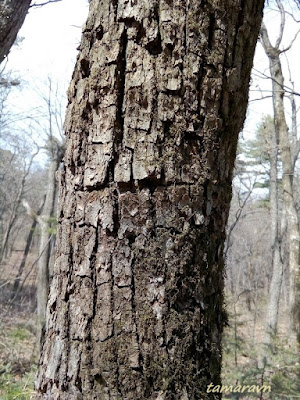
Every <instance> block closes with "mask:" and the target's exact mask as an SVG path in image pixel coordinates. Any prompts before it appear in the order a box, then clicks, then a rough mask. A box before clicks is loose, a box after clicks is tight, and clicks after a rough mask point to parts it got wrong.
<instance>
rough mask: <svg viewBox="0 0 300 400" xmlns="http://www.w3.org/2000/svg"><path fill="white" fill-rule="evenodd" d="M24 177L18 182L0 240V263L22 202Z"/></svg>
mask: <svg viewBox="0 0 300 400" xmlns="http://www.w3.org/2000/svg"><path fill="white" fill-rule="evenodd" d="M26 176H27V174H24V176H23V177H22V180H21V182H20V186H19V188H18V192H17V194H16V198H15V199H14V203H13V206H12V210H11V212H10V215H9V220H8V222H7V226H6V229H5V232H4V235H3V238H2V243H1V248H0V263H1V262H2V260H3V258H4V256H5V254H6V252H7V245H8V241H9V236H10V233H11V230H12V228H13V226H14V224H15V222H16V219H17V217H18V208H19V206H20V204H21V200H22V196H23V192H24V185H25V181H26Z"/></svg>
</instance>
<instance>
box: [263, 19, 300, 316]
mask: <svg viewBox="0 0 300 400" xmlns="http://www.w3.org/2000/svg"><path fill="white" fill-rule="evenodd" d="M261 38H262V44H263V47H264V50H265V52H266V54H267V56H268V58H269V63H270V72H271V78H272V92H273V94H272V96H273V109H274V122H275V130H276V134H277V135H278V137H279V147H280V152H281V161H282V189H283V203H284V208H285V211H286V217H287V232H288V243H289V276H290V288H289V303H290V308H291V317H293V316H294V314H295V312H297V309H298V308H299V307H300V304H299V303H298V304H297V302H298V300H297V302H296V282H297V277H299V269H300V265H299V243H300V232H299V221H298V214H297V210H296V207H295V201H294V190H293V177H294V162H293V158H292V151H291V143H290V139H289V131H288V126H287V123H286V118H285V111H284V104H283V100H284V79H283V72H282V67H281V63H280V51H279V49H278V48H277V47H273V46H272V45H271V43H270V41H269V37H268V32H267V30H266V27H265V25H264V24H263V25H262V29H261ZM297 299H299V295H298V294H297Z"/></svg>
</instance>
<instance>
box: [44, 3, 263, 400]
mask: <svg viewBox="0 0 300 400" xmlns="http://www.w3.org/2000/svg"><path fill="white" fill-rule="evenodd" d="M262 5H263V1H262V0H246V1H240V0H227V1H222V2H221V1H199V0H190V1H186V2H182V1H179V0H174V1H170V0H154V1H152V2H148V1H145V0H143V1H139V2H134V1H127V0H119V1H116V0H115V1H108V0H103V1H95V0H94V1H92V2H91V5H90V13H89V17H88V20H87V23H86V25H85V27H84V31H83V37H82V42H81V46H80V53H79V55H78V60H77V64H76V67H75V71H74V74H73V79H72V82H71V85H70V89H69V106H68V111H67V116H66V123H65V127H66V135H67V147H66V155H65V167H64V170H63V172H62V177H61V185H60V192H61V193H60V206H59V221H60V223H59V233H58V246H57V261H56V264H55V275H54V279H53V283H52V287H51V292H50V297H49V303H48V314H47V324H46V336H45V342H44V347H43V353H42V356H41V360H40V368H39V375H38V379H37V384H36V386H37V391H38V397H39V398H45V399H46V398H51V399H52V398H55V399H69V398H74V399H101V400H102V399H103V400H105V399H107V400H110V399H128V400H129V399H140V400H144V399H149V400H150V399H151V400H154V399H156V400H159V399H160V400H179V399H180V400H185V399H190V400H192V399H202V400H205V399H218V398H219V394H217V393H213V394H212V393H210V394H208V393H207V392H206V389H207V385H209V384H210V383H211V382H213V383H214V384H219V383H220V368H221V334H222V328H223V324H224V320H225V313H224V310H223V275H224V262H223V243H224V238H225V226H226V222H227V216H228V209H229V203H230V199H231V180H232V169H233V165H234V158H235V152H236V143H237V136H238V133H239V130H240V129H241V127H242V124H243V121H244V116H245V110H246V104H247V93H248V86H249V76H250V69H251V66H252V59H253V53H254V47H255V43H256V39H257V35H258V31H259V26H260V21H261V10H262Z"/></svg>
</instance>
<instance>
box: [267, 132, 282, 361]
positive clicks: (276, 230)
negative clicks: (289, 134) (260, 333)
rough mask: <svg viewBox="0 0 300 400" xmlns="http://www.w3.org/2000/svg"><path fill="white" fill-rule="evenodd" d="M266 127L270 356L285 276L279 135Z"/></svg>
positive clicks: (268, 344)
mask: <svg viewBox="0 0 300 400" xmlns="http://www.w3.org/2000/svg"><path fill="white" fill-rule="evenodd" d="M267 129H268V127H267V126H266V127H265V132H264V134H265V137H267V138H268V139H269V140H268V141H269V142H270V151H269V158H270V188H269V191H270V219H271V246H272V276H271V283H270V288H269V293H268V302H267V313H266V321H265V335H264V344H265V345H266V346H267V348H265V349H264V350H263V352H262V356H263V357H268V349H269V347H270V345H271V344H273V343H274V338H275V335H276V333H277V322H278V311H279V300H280V293H281V285H282V278H283V263H282V259H281V246H280V243H281V238H280V218H279V210H278V167H277V165H278V135H277V130H276V129H275V127H274V129H273V130H272V132H271V133H270V134H269V133H268V132H267Z"/></svg>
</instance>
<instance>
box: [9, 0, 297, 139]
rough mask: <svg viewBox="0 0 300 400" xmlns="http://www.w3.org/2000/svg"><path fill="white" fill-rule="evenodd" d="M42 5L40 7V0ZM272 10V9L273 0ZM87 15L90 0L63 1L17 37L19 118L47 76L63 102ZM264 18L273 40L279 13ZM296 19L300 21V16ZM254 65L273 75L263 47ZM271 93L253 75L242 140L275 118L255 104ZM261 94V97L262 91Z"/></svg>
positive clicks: (14, 61)
mask: <svg viewBox="0 0 300 400" xmlns="http://www.w3.org/2000/svg"><path fill="white" fill-rule="evenodd" d="M39 1H40V2H41V1H42V0H39ZM287 1H288V0H287ZM36 2H38V0H37V1H36ZM270 5H271V6H272V1H271V0H270ZM87 13H88V0H62V1H61V2H57V3H52V4H48V5H46V6H43V7H38V8H31V9H30V11H29V14H28V15H27V17H26V19H25V23H24V25H23V27H22V29H21V30H20V32H19V37H23V38H24V39H23V41H22V42H21V43H20V45H19V46H14V47H13V48H12V50H11V52H10V54H9V57H8V62H7V65H6V70H7V71H8V70H12V71H14V72H13V75H14V76H16V77H18V78H19V79H20V80H21V82H22V84H21V86H20V87H17V88H15V89H14V90H13V91H12V93H11V95H10V97H9V106H10V107H11V108H12V109H14V111H15V112H16V113H20V114H21V113H23V114H26V113H28V112H30V110H32V109H38V108H39V104H40V102H41V92H43V91H44V90H45V88H46V87H47V83H46V82H47V80H48V77H51V79H52V81H53V82H55V84H56V83H57V85H58V87H59V92H60V93H61V98H62V99H63V97H64V94H65V92H66V90H67V87H68V84H69V82H70V80H71V76H72V71H73V68H74V64H75V59H76V55H77V52H78V51H77V50H76V48H77V47H78V45H79V42H80V37H81V27H82V25H83V24H84V22H85V20H86V17H87ZM298 13H299V12H298ZM299 14H300V13H299ZM265 17H266V24H267V27H268V30H269V32H270V37H271V38H273V37H275V36H276V35H277V30H278V26H279V24H278V12H275V11H272V10H265ZM298 19H300V16H299V18H298ZM299 25H300V24H296V23H295V22H294V21H293V20H292V18H290V17H288V19H287V29H286V33H285V36H284V39H283V44H284V45H285V44H288V43H289V42H290V40H291V39H292V38H293V37H294V34H295V31H296V29H299ZM299 43H300V35H299V36H298V41H296V42H295V44H294V46H293V48H292V50H291V51H289V52H288V54H287V55H288V57H289V60H290V69H291V71H292V76H293V80H294V81H295V90H296V91H298V92H300V85H299V83H300V80H299V71H300V65H299V63H300V57H299V55H298V54H299V50H300V48H299ZM283 64H284V68H285V73H287V68H286V65H285V64H286V63H285V61H284V58H283ZM254 66H255V68H256V69H257V70H259V71H261V72H263V73H266V74H267V75H268V74H269V73H268V61H267V58H266V56H265V55H264V52H263V50H262V47H261V45H260V44H258V46H257V51H256V57H255V65H254ZM256 75H257V74H256ZM286 83H288V82H286ZM270 89H271V81H270V80H268V79H260V80H258V78H257V76H255V74H254V75H253V78H252V86H251V90H250V103H249V109H248V113H247V120H246V124H245V127H244V132H243V135H244V137H247V136H249V137H251V136H253V135H254V132H255V130H256V126H257V124H258V123H259V121H260V120H261V117H262V116H263V115H265V114H270V113H272V102H271V100H270V99H269V100H264V101H253V100H254V99H257V98H259V97H260V96H261V95H262V94H270V93H269V92H268V91H269V90H270ZM260 90H262V91H263V92H260ZM63 101H65V100H63ZM287 105H288V104H287Z"/></svg>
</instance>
